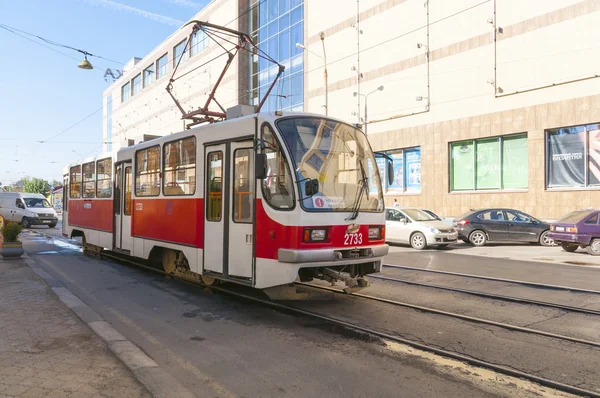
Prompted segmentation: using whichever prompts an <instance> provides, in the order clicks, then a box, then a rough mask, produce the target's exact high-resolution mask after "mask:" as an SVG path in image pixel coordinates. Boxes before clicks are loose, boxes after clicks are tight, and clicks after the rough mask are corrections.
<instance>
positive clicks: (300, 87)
mask: <svg viewBox="0 0 600 398" xmlns="http://www.w3.org/2000/svg"><path fill="white" fill-rule="evenodd" d="M291 86H292V104H293V105H298V104H299V103H301V102H303V95H302V94H303V92H304V75H303V74H302V73H297V74H295V75H293V76H292V84H291Z"/></svg>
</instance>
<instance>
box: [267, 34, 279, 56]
mask: <svg viewBox="0 0 600 398" xmlns="http://www.w3.org/2000/svg"><path fill="white" fill-rule="evenodd" d="M277 44H278V43H277V36H274V37H271V38H270V39H269V50H268V52H267V54H269V56H270V57H272V58H273V59H275V60H277V59H278V58H279V57H278V54H277V52H278V51H277V49H278V45H277Z"/></svg>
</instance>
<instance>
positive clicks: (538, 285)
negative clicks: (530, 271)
mask: <svg viewBox="0 0 600 398" xmlns="http://www.w3.org/2000/svg"><path fill="white" fill-rule="evenodd" d="M383 267H387V268H396V269H403V270H409V271H417V272H428V273H433V274H439V275H451V276H460V277H466V278H472V279H482V280H487V281H495V282H505V283H513V284H518V285H523V286H530V287H535V288H542V289H553V290H562V291H569V292H573V293H588V294H597V295H600V290H591V289H581V288H577V287H571V286H561V285H552V284H547V283H538V282H530V281H520V280H515V279H505V278H495V277H492V276H485V275H476V274H464V273H460V272H452V271H443V270H436V269H426V268H420V267H409V266H405V265H395V264H384V265H383Z"/></svg>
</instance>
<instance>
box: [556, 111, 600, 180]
mask: <svg viewBox="0 0 600 398" xmlns="http://www.w3.org/2000/svg"><path fill="white" fill-rule="evenodd" d="M546 181H547V188H580V187H598V186H600V124H599V123H596V124H587V125H580V126H573V127H561V128H557V129H549V130H546Z"/></svg>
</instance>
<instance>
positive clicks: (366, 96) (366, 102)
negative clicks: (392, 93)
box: [354, 86, 383, 135]
mask: <svg viewBox="0 0 600 398" xmlns="http://www.w3.org/2000/svg"><path fill="white" fill-rule="evenodd" d="M377 91H383V86H379V87H377V89H376V90H373V91H371V92H370V93H367V94H358V93H357V92H356V91H355V92H354V96H355V97H356V96H358V95H360V96H361V97H365V123H364V126H365V135H367V121H368V119H367V116H368V113H367V109H368V108H367V104H368V99H369V95H371V94H373V93H376V92H377Z"/></svg>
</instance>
